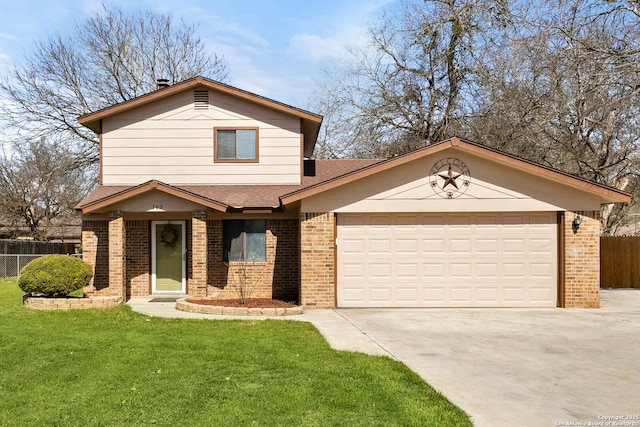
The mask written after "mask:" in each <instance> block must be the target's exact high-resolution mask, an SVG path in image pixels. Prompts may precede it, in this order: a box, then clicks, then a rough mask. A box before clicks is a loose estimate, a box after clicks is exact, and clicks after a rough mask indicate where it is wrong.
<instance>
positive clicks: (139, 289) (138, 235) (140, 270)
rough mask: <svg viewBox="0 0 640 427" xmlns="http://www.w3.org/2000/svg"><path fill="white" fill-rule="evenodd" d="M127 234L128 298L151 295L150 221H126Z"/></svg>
mask: <svg viewBox="0 0 640 427" xmlns="http://www.w3.org/2000/svg"><path fill="white" fill-rule="evenodd" d="M125 227H126V230H127V231H126V234H127V256H126V259H127V265H126V269H127V277H126V283H127V298H129V297H142V296H147V295H149V294H150V293H151V253H150V250H151V240H150V238H151V234H150V229H151V228H150V227H151V226H150V221H144V220H136V221H125Z"/></svg>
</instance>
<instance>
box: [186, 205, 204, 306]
mask: <svg viewBox="0 0 640 427" xmlns="http://www.w3.org/2000/svg"><path fill="white" fill-rule="evenodd" d="M187 293H188V294H189V295H190V296H194V297H206V296H207V211H196V212H193V215H192V217H191V278H190V279H189V290H188V291H187Z"/></svg>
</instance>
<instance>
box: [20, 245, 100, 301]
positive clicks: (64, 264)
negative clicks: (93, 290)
mask: <svg viewBox="0 0 640 427" xmlns="http://www.w3.org/2000/svg"><path fill="white" fill-rule="evenodd" d="M92 277H93V269H92V268H91V265H89V264H87V263H86V262H84V261H83V260H81V259H80V258H76V257H72V256H69V255H46V256H43V257H40V258H36V259H34V260H33V261H31V262H30V263H28V264H27V265H25V266H24V268H23V269H22V271H21V272H20V278H19V279H18V286H20V289H22V290H23V291H24V292H26V293H32V294H42V295H44V296H48V297H60V296H66V295H69V294H70V293H71V292H73V291H76V290H78V289H81V288H82V287H84V286H86V285H88V284H89V281H90V280H91V278H92Z"/></svg>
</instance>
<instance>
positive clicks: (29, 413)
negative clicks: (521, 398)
mask: <svg viewBox="0 0 640 427" xmlns="http://www.w3.org/2000/svg"><path fill="white" fill-rule="evenodd" d="M21 296H22V293H21V291H20V289H19V288H18V287H17V286H16V280H15V279H0V425H3V426H4V425H7V426H10V425H20V426H120V425H123V426H124V425H126V426H132V425H135V426H146V425H159V426H162V425H164V426H175V425H182V426H224V425H228V426H236V425H257V426H279V425H292V426H294V425H295V426H298V425H304V426H335V425H348V426H355V425H366V426H373V425H380V426H383V425H384V426H391V425H399V426H412V425H413V426H470V425H471V423H470V422H469V420H468V418H467V416H466V415H465V413H464V412H462V411H461V410H459V409H458V408H456V407H455V406H453V405H451V404H450V403H449V402H448V401H447V400H446V399H445V398H444V397H442V396H441V395H439V394H438V393H436V392H435V391H434V390H433V389H431V388H430V387H429V386H428V385H426V384H425V383H424V382H423V381H422V380H421V379H420V378H419V377H418V376H417V375H416V374H414V373H413V372H411V371H410V370H409V369H407V368H406V367H405V366H404V365H402V364H400V363H397V362H394V361H392V360H390V359H388V358H384V357H374V356H365V355H362V354H356V353H347V352H339V351H335V350H332V349H331V348H330V347H329V346H328V344H327V343H326V341H325V340H324V339H323V338H322V336H321V335H320V334H319V333H318V331H317V330H316V329H315V328H314V327H313V326H312V325H311V324H308V323H305V322H296V321H281V320H267V321H256V320H246V321H245V320H243V321H235V320H187V319H161V318H155V317H153V318H152V317H146V316H143V315H139V314H137V313H134V312H132V311H131V310H130V309H129V308H128V307H127V306H120V307H116V308H113V309H94V310H88V311H80V310H76V311H69V312H40V311H31V310H28V309H26V308H24V307H22V302H21Z"/></svg>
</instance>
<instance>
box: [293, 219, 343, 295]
mask: <svg viewBox="0 0 640 427" xmlns="http://www.w3.org/2000/svg"><path fill="white" fill-rule="evenodd" d="M300 265H301V275H300V300H301V304H302V305H303V306H305V307H309V308H332V307H335V305H336V302H335V301H336V295H335V286H336V285H335V219H334V215H333V214H331V213H302V214H301V217H300Z"/></svg>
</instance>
